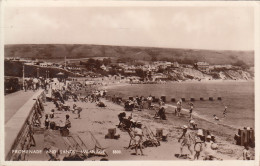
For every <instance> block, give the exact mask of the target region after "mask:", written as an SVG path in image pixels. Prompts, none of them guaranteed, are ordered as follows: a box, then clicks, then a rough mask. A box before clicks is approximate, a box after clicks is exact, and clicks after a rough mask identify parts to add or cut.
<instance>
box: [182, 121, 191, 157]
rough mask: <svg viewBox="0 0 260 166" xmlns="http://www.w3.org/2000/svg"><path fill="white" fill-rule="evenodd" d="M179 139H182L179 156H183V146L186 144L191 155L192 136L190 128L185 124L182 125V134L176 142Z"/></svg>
mask: <svg viewBox="0 0 260 166" xmlns="http://www.w3.org/2000/svg"><path fill="white" fill-rule="evenodd" d="M181 139H182V141H181V146H180V156H183V147H184V146H187V148H188V150H189V151H190V154H191V155H192V154H193V152H192V150H191V145H192V142H194V140H193V138H192V135H191V132H190V130H189V129H188V126H186V125H184V126H183V127H182V135H181V137H180V138H179V139H178V142H180V140H181Z"/></svg>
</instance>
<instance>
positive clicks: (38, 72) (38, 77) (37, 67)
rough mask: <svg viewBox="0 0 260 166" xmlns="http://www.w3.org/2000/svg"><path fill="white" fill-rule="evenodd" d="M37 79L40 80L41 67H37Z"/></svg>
mask: <svg viewBox="0 0 260 166" xmlns="http://www.w3.org/2000/svg"><path fill="white" fill-rule="evenodd" d="M37 78H39V67H37Z"/></svg>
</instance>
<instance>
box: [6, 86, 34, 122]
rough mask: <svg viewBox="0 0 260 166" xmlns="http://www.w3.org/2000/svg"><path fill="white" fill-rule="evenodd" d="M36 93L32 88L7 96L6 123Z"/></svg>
mask: <svg viewBox="0 0 260 166" xmlns="http://www.w3.org/2000/svg"><path fill="white" fill-rule="evenodd" d="M35 93H36V91H35V92H33V91H32V90H30V91H27V92H24V91H18V92H15V93H11V94H8V95H6V96H5V124H6V123H7V122H8V121H9V120H10V119H11V117H12V116H13V115H14V114H15V113H16V112H17V111H18V110H19V108H21V107H22V106H23V105H24V104H25V103H26V102H27V101H28V100H29V99H30V98H31V97H32V96H33V94H35Z"/></svg>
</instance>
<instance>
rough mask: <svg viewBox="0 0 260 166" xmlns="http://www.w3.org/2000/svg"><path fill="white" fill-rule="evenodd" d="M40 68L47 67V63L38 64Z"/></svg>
mask: <svg viewBox="0 0 260 166" xmlns="http://www.w3.org/2000/svg"><path fill="white" fill-rule="evenodd" d="M40 66H41V67H48V63H46V62H43V63H40Z"/></svg>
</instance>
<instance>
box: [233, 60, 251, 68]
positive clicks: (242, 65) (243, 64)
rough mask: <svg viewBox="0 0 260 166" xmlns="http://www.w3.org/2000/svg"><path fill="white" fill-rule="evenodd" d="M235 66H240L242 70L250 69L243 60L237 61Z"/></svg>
mask: <svg viewBox="0 0 260 166" xmlns="http://www.w3.org/2000/svg"><path fill="white" fill-rule="evenodd" d="M233 65H234V66H239V67H241V68H242V69H249V66H248V65H247V64H246V63H245V62H244V61H242V60H237V61H236V62H235V63H233Z"/></svg>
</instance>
